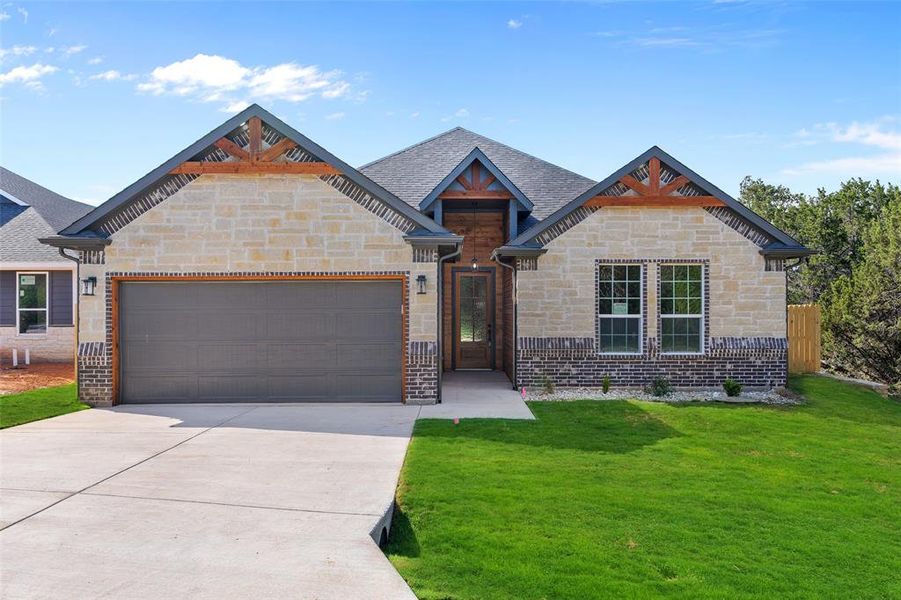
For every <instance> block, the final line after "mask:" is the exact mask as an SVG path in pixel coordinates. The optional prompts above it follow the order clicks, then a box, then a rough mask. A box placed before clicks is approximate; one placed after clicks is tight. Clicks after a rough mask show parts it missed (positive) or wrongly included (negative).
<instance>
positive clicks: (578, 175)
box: [456, 127, 596, 183]
mask: <svg viewBox="0 0 901 600" xmlns="http://www.w3.org/2000/svg"><path fill="white" fill-rule="evenodd" d="M456 129H462V130H463V131H466V132H467V133H471V134H473V135H476V136H479V137H480V138H482V139H485V140H488V141H489V142H491V143H492V144H497V145H498V146H503V147H504V148H506V149H507V150H510V151H512V152H516V153H517V154H522V155H523V156H527V157H529V158H531V159H534V160H537V161H540V162H543V163H544V164H546V165H551V166H552V167H554V168H556V169H560V170H561V171H566V172H567V173H571V174H573V175H575V176H577V177H581V178H583V179H585V180H587V181H591V182H592V183H596V180H594V179H592V178H591V177H586V176H585V175H582V174H581V173H576V172H575V171H571V170H569V169H567V168H566V167H561V166H560V165H558V164H557V163H552V162H551V161H549V160H544V159H543V158H541V157H539V156H535V155H534V154H529V153H528V152H525V151H523V150H520V149H519V148H514V147H513V146H511V145H509V144H505V143H504V142H499V141H497V140H496V139H494V138H490V137H488V136H487V135H482V134H481V133H478V132H476V131H472V130H471V129H466V128H465V127H457V128H456ZM486 156H487V155H486Z"/></svg>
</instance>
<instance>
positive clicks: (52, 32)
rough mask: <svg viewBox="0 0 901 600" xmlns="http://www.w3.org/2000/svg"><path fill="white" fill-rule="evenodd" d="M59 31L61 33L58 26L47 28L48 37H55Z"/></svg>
mask: <svg viewBox="0 0 901 600" xmlns="http://www.w3.org/2000/svg"><path fill="white" fill-rule="evenodd" d="M57 33H59V29H57V28H56V27H51V28H50V29H48V30H47V37H53V36H55V35H56V34H57Z"/></svg>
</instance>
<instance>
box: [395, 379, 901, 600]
mask: <svg viewBox="0 0 901 600" xmlns="http://www.w3.org/2000/svg"><path fill="white" fill-rule="evenodd" d="M790 387H791V388H792V389H793V390H794V391H796V392H798V393H800V394H802V395H803V396H804V397H805V399H806V400H805V402H804V403H802V404H799V405H795V406H766V405H726V404H719V403H691V404H678V405H672V404H664V403H653V402H641V401H601V402H598V401H576V402H561V403H541V402H535V403H530V408H531V409H532V411H533V412H534V413H535V416H536V417H537V419H538V421H536V422H525V421H502V420H487V419H474V420H462V421H461V422H460V424H459V425H453V423H452V422H451V421H446V420H424V421H419V422H417V424H416V427H415V430H414V437H413V439H412V441H411V443H410V448H409V450H408V453H407V457H406V460H405V464H404V467H403V470H402V473H401V478H400V483H399V487H398V494H397V510H396V512H395V520H394V524H393V526H392V532H391V539H390V541H389V544H388V547H387V548H386V555H387V556H388V558H389V560H391V562H392V564H394V566H395V568H397V570H398V571H399V573H400V574H401V575H402V576H403V577H404V579H405V580H406V581H407V582H408V583H409V584H410V586H411V588H412V589H413V591H414V592H415V593H416V594H417V596H418V597H419V598H422V599H464V598H473V599H475V598H479V599H486V600H487V599H492V598H523V599H529V598H536V599H541V598H560V599H565V598H609V597H617V598H645V597H676V598H770V597H786V598H823V597H836V598H838V597H844V598H847V597H854V598H893V597H901V575H899V573H901V570H899V569H897V568H896V567H897V566H898V562H897V557H898V556H901V527H899V525H898V523H899V522H901V510H899V506H901V493H899V492H901V403H898V402H897V401H896V400H892V399H888V398H885V397H883V396H881V395H879V394H878V393H876V392H874V391H872V390H869V389H867V388H865V387H862V386H857V385H854V384H850V383H847V382H842V381H838V380H835V379H832V378H828V377H822V376H799V377H792V378H791V381H790Z"/></svg>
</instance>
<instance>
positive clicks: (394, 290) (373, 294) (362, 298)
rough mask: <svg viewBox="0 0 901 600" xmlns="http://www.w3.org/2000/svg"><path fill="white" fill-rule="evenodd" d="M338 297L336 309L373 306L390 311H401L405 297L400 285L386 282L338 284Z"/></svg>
mask: <svg viewBox="0 0 901 600" xmlns="http://www.w3.org/2000/svg"><path fill="white" fill-rule="evenodd" d="M336 289H337V291H338V294H337V297H336V298H335V303H334V305H333V306H334V307H335V308H337V309H345V308H364V309H365V308H371V307H373V306H379V307H385V308H388V309H393V308H397V309H398V310H399V309H400V305H401V303H402V302H403V296H402V291H401V287H400V285H390V284H389V285H385V283H384V282H377V281H365V282H357V283H351V282H345V283H338V284H337V288H336Z"/></svg>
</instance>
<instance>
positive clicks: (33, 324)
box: [16, 273, 47, 335]
mask: <svg viewBox="0 0 901 600" xmlns="http://www.w3.org/2000/svg"><path fill="white" fill-rule="evenodd" d="M16 277H17V279H16V283H17V290H16V314H17V323H18V328H19V333H20V334H26V335H28V334H40V333H47V273H17V275H16Z"/></svg>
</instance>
